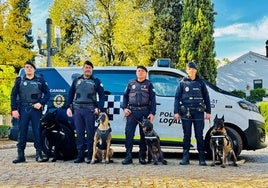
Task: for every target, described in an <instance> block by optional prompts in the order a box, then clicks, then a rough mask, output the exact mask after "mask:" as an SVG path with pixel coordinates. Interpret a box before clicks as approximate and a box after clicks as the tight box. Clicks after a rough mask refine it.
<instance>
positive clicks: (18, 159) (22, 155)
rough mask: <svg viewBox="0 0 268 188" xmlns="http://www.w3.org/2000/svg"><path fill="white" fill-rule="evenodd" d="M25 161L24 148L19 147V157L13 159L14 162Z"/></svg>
mask: <svg viewBox="0 0 268 188" xmlns="http://www.w3.org/2000/svg"><path fill="white" fill-rule="evenodd" d="M23 162H25V156H24V150H23V149H18V157H17V158H16V159H15V160H14V161H13V163H15V164H16V163H23Z"/></svg>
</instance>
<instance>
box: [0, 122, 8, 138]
mask: <svg viewBox="0 0 268 188" xmlns="http://www.w3.org/2000/svg"><path fill="white" fill-rule="evenodd" d="M9 127H10V126H9V125H0V138H4V137H7V134H8V128H9Z"/></svg>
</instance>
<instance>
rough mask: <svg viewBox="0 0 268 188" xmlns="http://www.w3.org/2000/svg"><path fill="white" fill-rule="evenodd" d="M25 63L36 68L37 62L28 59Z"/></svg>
mask: <svg viewBox="0 0 268 188" xmlns="http://www.w3.org/2000/svg"><path fill="white" fill-rule="evenodd" d="M25 65H31V66H32V67H33V68H34V69H36V67H35V64H34V63H33V62H31V61H27V62H26V63H25Z"/></svg>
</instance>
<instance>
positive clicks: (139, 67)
mask: <svg viewBox="0 0 268 188" xmlns="http://www.w3.org/2000/svg"><path fill="white" fill-rule="evenodd" d="M137 69H143V70H145V71H146V72H148V70H147V69H146V67H145V66H143V65H139V66H137Z"/></svg>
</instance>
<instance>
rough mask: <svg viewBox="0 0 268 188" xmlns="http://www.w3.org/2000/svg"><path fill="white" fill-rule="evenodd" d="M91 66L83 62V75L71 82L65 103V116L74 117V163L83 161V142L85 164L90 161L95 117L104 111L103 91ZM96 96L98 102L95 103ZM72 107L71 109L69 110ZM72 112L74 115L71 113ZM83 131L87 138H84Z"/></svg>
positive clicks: (89, 63)
mask: <svg viewBox="0 0 268 188" xmlns="http://www.w3.org/2000/svg"><path fill="white" fill-rule="evenodd" d="M93 68H94V66H93V64H92V63H91V62H90V61H85V63H84V65H83V68H82V69H83V75H81V76H79V77H78V78H76V79H74V80H73V83H72V85H71V88H70V91H69V97H68V101H67V104H66V105H67V115H68V116H69V117H72V116H73V115H74V125H75V129H76V133H77V139H76V148H77V151H78V156H77V158H76V159H75V160H74V162H75V163H81V162H84V161H85V148H84V146H85V141H86V146H87V150H88V152H87V156H86V162H87V163H88V164H89V163H90V162H91V159H92V152H93V141H94V134H95V131H96V128H97V127H96V126H95V116H96V115H98V114H99V112H100V111H102V112H103V111H104V108H103V107H104V100H105V95H104V89H103V85H102V83H101V81H100V80H99V79H98V78H95V77H94V76H93V75H92V72H93ZM97 94H98V97H99V102H98V101H97ZM71 107H72V108H71ZM73 112H74V113H73ZM85 131H86V134H87V137H86V138H85Z"/></svg>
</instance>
